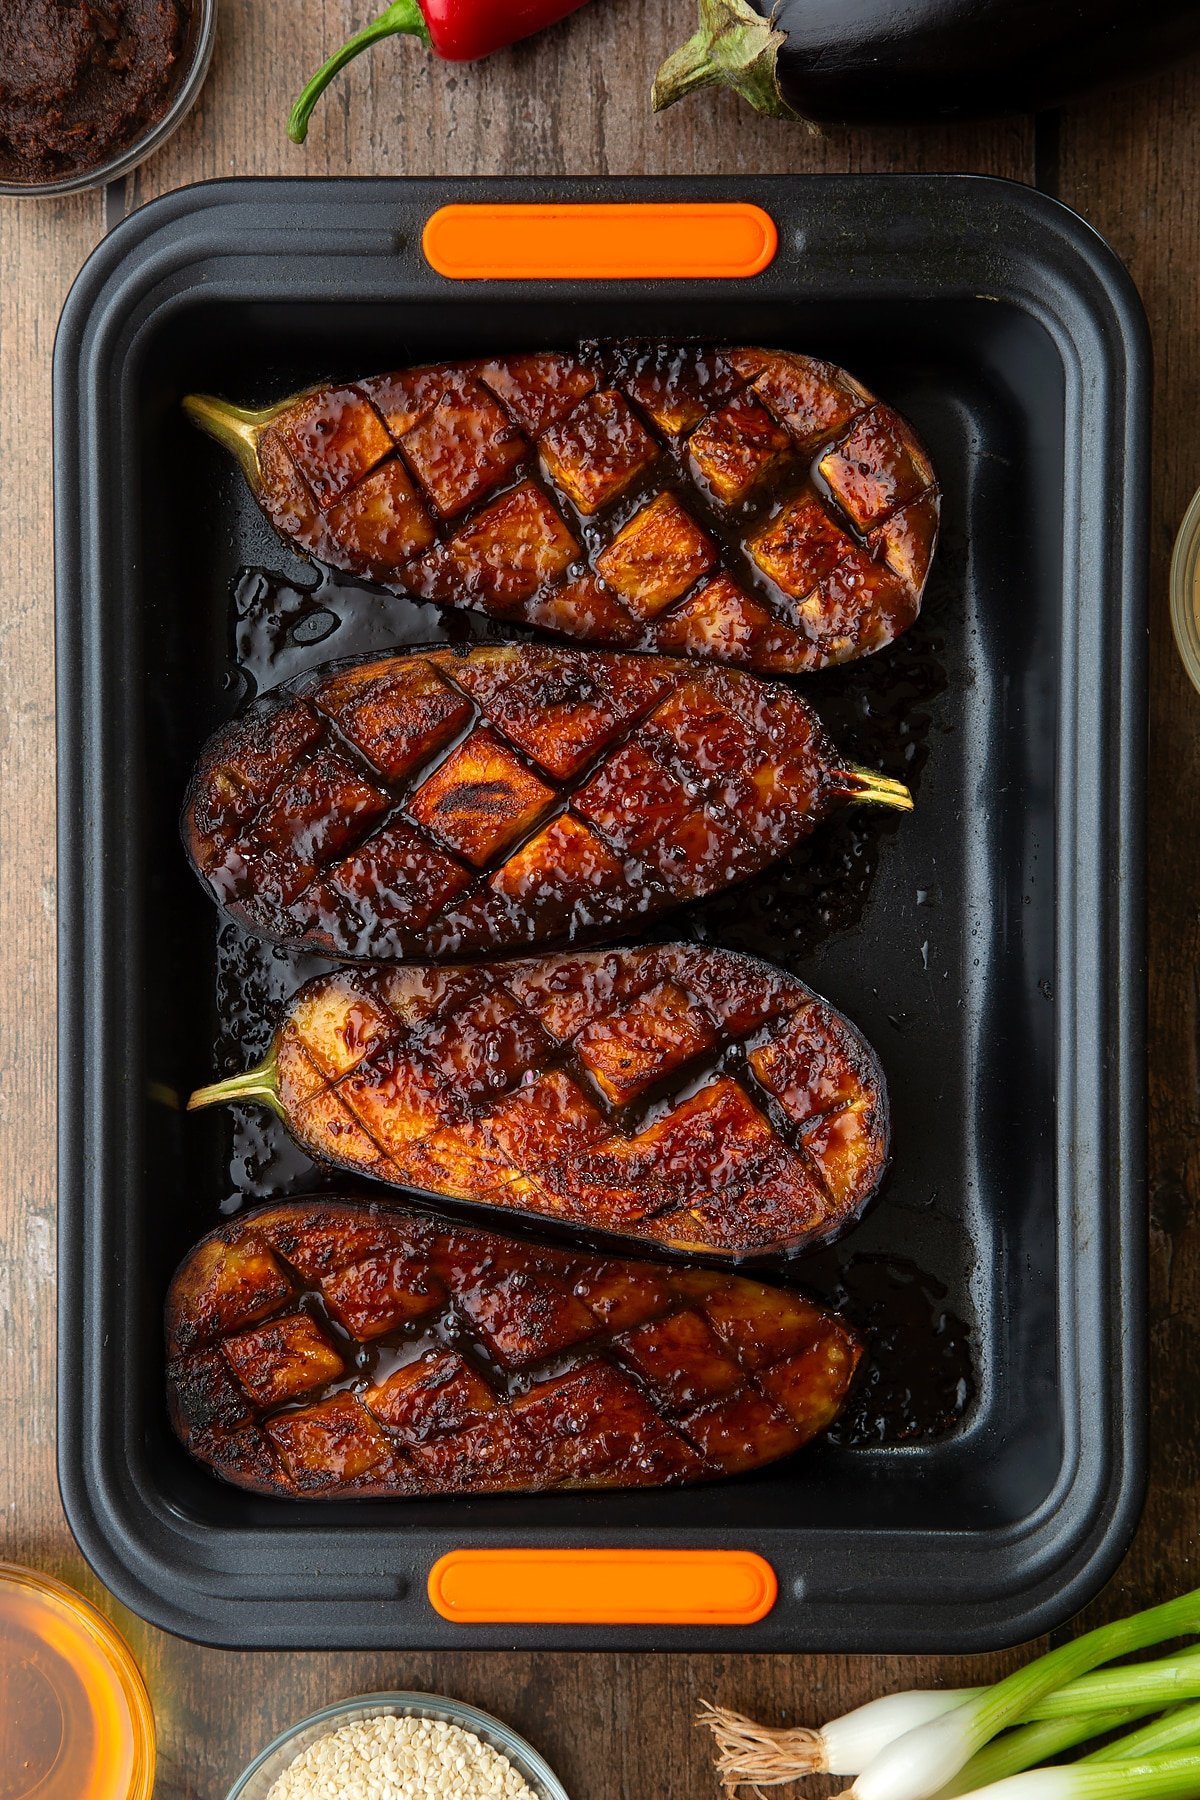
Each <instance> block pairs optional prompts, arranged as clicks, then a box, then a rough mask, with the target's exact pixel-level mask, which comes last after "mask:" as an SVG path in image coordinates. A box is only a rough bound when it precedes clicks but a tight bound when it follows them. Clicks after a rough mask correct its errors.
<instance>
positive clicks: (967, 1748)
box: [846, 1591, 1200, 1800]
mask: <svg viewBox="0 0 1200 1800" xmlns="http://www.w3.org/2000/svg"><path fill="white" fill-rule="evenodd" d="M1197 1631H1200V1591H1197V1592H1193V1593H1190V1594H1184V1595H1182V1596H1181V1597H1180V1598H1179V1599H1178V1600H1169V1601H1167V1603H1166V1604H1165V1605H1163V1606H1154V1607H1150V1608H1149V1609H1148V1610H1147V1611H1145V1612H1141V1613H1135V1614H1134V1615H1133V1616H1132V1617H1131V1618H1128V1619H1117V1620H1115V1621H1114V1622H1113V1623H1112V1624H1110V1625H1101V1626H1099V1627H1098V1628H1097V1629H1096V1630H1095V1631H1089V1632H1086V1633H1085V1634H1084V1635H1083V1637H1080V1638H1076V1639H1075V1640H1074V1641H1073V1642H1072V1643H1069V1644H1063V1645H1061V1646H1060V1647H1059V1648H1058V1649H1057V1650H1050V1651H1047V1653H1046V1654H1045V1656H1039V1657H1038V1658H1037V1659H1036V1661H1034V1662H1031V1663H1029V1664H1027V1665H1026V1667H1025V1668H1023V1669H1018V1670H1016V1672H1015V1673H1014V1674H1012V1675H1009V1676H1007V1677H1006V1678H1005V1679H1004V1680H1003V1681H998V1682H997V1683H996V1685H995V1687H992V1688H987V1689H985V1691H984V1692H983V1693H982V1694H977V1695H975V1696H973V1697H972V1698H971V1699H968V1700H965V1701H964V1702H963V1704H962V1705H961V1706H956V1707H954V1708H953V1709H952V1710H951V1711H949V1712H945V1713H942V1714H941V1715H940V1717H938V1718H935V1719H932V1720H930V1721H929V1722H928V1723H926V1724H924V1725H918V1726H916V1727H915V1728H914V1729H913V1730H911V1731H906V1732H905V1733H904V1735H903V1737H899V1738H896V1739H895V1740H894V1741H893V1742H892V1743H890V1744H888V1745H886V1746H885V1747H884V1748H883V1749H882V1750H881V1751H880V1752H879V1755H878V1756H876V1757H875V1758H873V1760H872V1761H871V1762H870V1763H869V1764H868V1766H867V1767H866V1768H865V1769H863V1770H862V1772H861V1774H859V1775H858V1776H857V1778H856V1779H855V1781H854V1783H853V1785H852V1786H851V1787H850V1788H848V1789H847V1790H846V1794H847V1796H848V1797H852V1800H931V1796H932V1795H934V1794H936V1793H937V1792H938V1791H939V1789H941V1788H944V1787H948V1786H949V1784H950V1783H951V1782H952V1781H953V1779H954V1777H955V1776H956V1775H957V1774H958V1772H959V1770H960V1769H961V1768H962V1767H963V1766H964V1764H965V1763H967V1762H968V1761H969V1760H970V1758H971V1757H972V1756H973V1755H974V1754H975V1752H976V1751H977V1750H981V1749H982V1748H983V1746H984V1745H985V1744H986V1743H988V1742H989V1741H990V1740H991V1739H992V1738H994V1737H995V1736H996V1734H997V1733H998V1732H1000V1731H1003V1730H1005V1729H1006V1727H1008V1726H1009V1725H1015V1724H1018V1723H1019V1722H1020V1721H1021V1720H1023V1719H1027V1718H1028V1717H1029V1715H1030V1713H1031V1712H1032V1710H1033V1709H1034V1708H1035V1707H1036V1706H1037V1705H1038V1704H1039V1702H1040V1701H1042V1700H1044V1699H1045V1698H1046V1696H1047V1695H1048V1694H1050V1693H1053V1692H1054V1690H1055V1689H1057V1688H1061V1687H1063V1686H1065V1685H1066V1683H1067V1682H1069V1681H1073V1680H1075V1678H1076V1677H1078V1676H1082V1675H1085V1674H1087V1673H1088V1672H1089V1671H1090V1670H1092V1669H1094V1668H1095V1667H1096V1665H1097V1664H1098V1663H1103V1662H1108V1661H1110V1660H1111V1659H1112V1658H1113V1657H1117V1656H1127V1655H1129V1654H1130V1653H1131V1652H1132V1651H1135V1650H1144V1649H1146V1648H1147V1646H1148V1645H1150V1644H1157V1643H1161V1642H1162V1641H1163V1639H1164V1638H1172V1637H1182V1636H1190V1635H1194V1634H1195V1633H1196V1632H1197ZM1114 1673H1116V1671H1114ZM1109 1704H1110V1705H1111V1704H1112V1702H1111V1701H1110V1702H1109ZM1157 1760H1158V1761H1162V1762H1166V1761H1171V1762H1173V1763H1174V1762H1177V1761H1179V1760H1180V1759H1179V1758H1169V1759H1165V1758H1164V1759H1157ZM1183 1760H1184V1761H1188V1760H1190V1761H1191V1762H1193V1763H1194V1764H1195V1767H1194V1769H1193V1776H1194V1777H1195V1779H1194V1781H1193V1789H1194V1791H1195V1792H1198V1793H1200V1758H1192V1759H1187V1758H1184V1759H1183ZM1155 1761H1156V1759H1154V1758H1150V1759H1148V1761H1147V1764H1146V1765H1145V1766H1146V1767H1147V1768H1149V1764H1150V1763H1152V1762H1155ZM1139 1766H1141V1765H1139ZM1114 1767H1115V1765H1114ZM1121 1767H1126V1765H1124V1764H1122V1765H1121ZM1059 1773H1060V1774H1067V1773H1070V1774H1073V1775H1075V1774H1077V1775H1078V1779H1079V1780H1081V1781H1092V1782H1099V1783H1100V1784H1101V1785H1100V1786H1096V1787H1094V1788H1086V1787H1085V1788H1080V1789H1078V1790H1074V1791H1075V1792H1077V1794H1078V1795H1079V1796H1081V1797H1082V1796H1085V1795H1086V1796H1087V1800H1101V1796H1104V1795H1107V1794H1108V1792H1109V1790H1108V1789H1106V1788H1104V1787H1103V1785H1102V1784H1103V1781H1104V1780H1106V1779H1109V1778H1111V1777H1112V1771H1111V1770H1109V1769H1107V1768H1106V1767H1105V1766H1103V1765H1101V1766H1099V1767H1097V1765H1094V1764H1088V1765H1085V1766H1084V1767H1083V1769H1082V1770H1081V1769H1080V1766H1079V1765H1078V1764H1074V1765H1072V1766H1071V1768H1070V1769H1069V1770H1065V1771H1059ZM1042 1778H1043V1777H1042V1772H1041V1771H1037V1770H1033V1771H1027V1772H1026V1773H1024V1774H1020V1775H1013V1776H1010V1777H1009V1778H1008V1782H1020V1783H1025V1784H1029V1783H1033V1784H1034V1786H1033V1788H1032V1789H1030V1790H1029V1791H1028V1792H1026V1790H1025V1788H1022V1789H1021V1790H1020V1791H1019V1792H1016V1791H1014V1792H1013V1793H1012V1794H1011V1795H1009V1794H1008V1793H1006V1794H1005V1796H1004V1800H1043V1797H1042V1795H1041V1793H1040V1791H1039V1790H1038V1789H1037V1783H1038V1782H1040V1781H1041V1780H1042ZM1150 1779H1151V1778H1150V1776H1149V1775H1148V1776H1147V1781H1148V1782H1149V1781H1150ZM1156 1779H1157V1777H1156ZM1162 1779H1163V1781H1164V1782H1166V1783H1167V1785H1166V1786H1164V1787H1163V1788H1162V1789H1161V1793H1160V1789H1159V1788H1158V1787H1155V1786H1153V1783H1151V1785H1150V1786H1148V1787H1147V1788H1146V1789H1144V1790H1142V1789H1139V1800H1167V1796H1168V1794H1173V1793H1174V1792H1175V1789H1174V1788H1172V1787H1170V1785H1169V1780H1170V1772H1169V1771H1165V1772H1162ZM1004 1785H1005V1786H1006V1787H1007V1785H1008V1784H1007V1783H1005V1784H1004ZM1000 1786H1001V1784H1000V1783H995V1784H994V1785H993V1786H992V1787H990V1788H988V1789H980V1790H977V1792H978V1793H987V1794H989V1795H991V1794H993V1793H994V1792H995V1791H996V1789H998V1788H999V1787H1000Z"/></svg>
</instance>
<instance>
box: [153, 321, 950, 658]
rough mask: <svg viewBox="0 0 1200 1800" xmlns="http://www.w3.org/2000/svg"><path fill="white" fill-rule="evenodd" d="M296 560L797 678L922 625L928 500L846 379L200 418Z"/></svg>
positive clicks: (556, 359)
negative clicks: (236, 462) (301, 555)
mask: <svg viewBox="0 0 1200 1800" xmlns="http://www.w3.org/2000/svg"><path fill="white" fill-rule="evenodd" d="M185 405H186V407H187V409H188V411H189V412H190V414H191V416H192V417H193V418H194V419H195V420H196V422H197V423H198V424H200V425H202V426H203V427H204V428H205V429H207V430H208V431H210V432H211V433H212V434H213V435H214V436H215V437H217V438H219V439H220V440H221V441H222V442H224V443H225V444H226V445H227V446H228V447H229V448H230V449H232V450H233V451H234V453H235V454H236V455H237V456H238V457H239V459H240V461H241V463H242V466H243V468H244V470H245V472H246V474H247V476H248V477H249V480H250V483H251V486H252V488H253V490H254V492H255V494H256V496H257V498H258V500H259V502H260V504H261V505H262V507H263V508H264V510H265V511H266V513H267V515H268V517H269V518H270V519H271V521H272V522H273V524H274V525H275V527H276V529H277V530H278V531H280V532H281V533H282V534H283V536H284V537H285V538H287V539H289V540H290V541H291V542H292V543H293V544H295V545H296V546H297V547H298V548H299V549H301V550H303V551H305V552H307V553H308V554H310V555H312V556H314V557H317V558H318V559H319V560H320V561H322V562H325V563H330V564H332V565H333V566H334V567H336V568H339V569H347V570H350V571H352V572H353V573H354V574H356V575H361V576H366V577H369V578H371V579H373V580H375V581H377V582H380V583H384V584H386V585H387V586H388V587H391V588H395V589H397V590H399V591H400V592H403V593H408V594H412V595H416V596H419V597H421V598H422V599H426V600H433V601H436V602H438V603H439V604H440V605H443V606H466V607H471V608H474V609H475V610H477V611H481V612H485V613H489V614H491V615H492V616H493V617H496V618H501V619H506V620H514V619H516V620H522V621H523V622H525V623H526V624H530V625H538V626H541V627H542V628H544V629H548V630H551V631H554V632H559V633H562V634H565V635H567V636H569V637H577V638H586V639H589V640H591V641H592V642H595V643H602V644H610V645H615V646H618V647H636V648H641V649H653V650H666V651H672V652H677V653H683V654H687V655H690V656H705V657H715V658H716V659H718V660H719V661H722V662H730V663H741V664H745V665H747V666H748V667H751V668H755V669H762V670H767V671H774V672H778V673H792V672H796V671H801V670H810V669H819V668H823V667H824V666H825V665H826V664H829V663H840V662H846V661H848V660H849V659H850V658H852V657H856V656H862V655H865V654H866V653H867V652H869V651H872V650H878V649H881V648H882V647H883V646H884V645H885V644H888V643H890V642H891V641H892V639H893V638H894V637H896V636H897V635H898V634H899V633H900V632H902V631H904V630H905V629H906V628H907V627H908V626H909V625H911V624H912V622H913V620H914V619H915V618H916V616H917V612H918V610H919V608H920V604H921V595H922V591H923V589H924V586H925V580H926V576H927V575H928V572H929V565H930V561H931V559H932V556H933V550H934V544H935V540H936V536H937V526H938V504H939V497H938V488H937V484H936V482H935V480H934V476H933V471H932V469H931V467H930V464H929V459H928V457H927V456H926V454H925V452H924V450H923V449H922V448H921V445H920V444H919V443H918V442H917V439H916V437H915V436H914V434H913V432H912V430H911V429H910V427H909V426H908V425H906V424H905V422H904V420H903V419H901V418H900V417H899V416H898V414H896V413H895V412H893V411H892V409H891V407H889V406H885V405H883V404H882V403H881V402H880V401H878V400H876V399H875V398H874V397H873V396H872V395H871V394H869V393H868V392H867V390H866V389H865V388H864V387H863V386H862V385H861V384H860V383H859V382H857V381H855V380H854V379H853V377H852V376H850V375H847V374H846V372H845V370H844V369H838V368H835V367H834V366H833V364H832V363H827V362H819V361H816V360H815V359H814V358H812V357H808V356H795V355H791V354H789V353H785V352H783V351H778V350H754V349H749V350H747V349H735V350H707V349H700V348H697V347H695V346H682V347H681V346H676V345H667V346H661V345H660V346H656V347H654V348H652V349H645V348H636V347H634V348H631V347H628V346H625V347H619V346H611V347H602V348H596V349H593V350H591V351H587V352H582V353H580V354H578V355H560V354H557V353H547V354H542V355H524V356H506V357H499V358H496V359H494V360H492V361H481V362H471V363H452V364H446V365H443V366H440V367H436V368H416V369H403V370H401V371H400V372H399V373H397V374H391V375H378V376H374V377H372V378H371V379H369V380H366V381H358V382H353V383H343V384H341V385H334V386H327V387H320V388H317V389H315V390H313V391H312V392H309V393H305V394H300V395H298V396H295V397H293V398H292V399H289V400H285V401H282V402H281V403H280V404H278V405H276V406H271V407H268V408H267V409H266V410H265V411H263V412H259V413H253V412H246V411H244V410H243V409H241V408H238V407H234V406H230V405H227V404H226V403H225V402H223V401H219V400H214V399H212V398H211V397H210V396H208V395H193V396H191V397H190V398H189V399H188V400H187V401H185Z"/></svg>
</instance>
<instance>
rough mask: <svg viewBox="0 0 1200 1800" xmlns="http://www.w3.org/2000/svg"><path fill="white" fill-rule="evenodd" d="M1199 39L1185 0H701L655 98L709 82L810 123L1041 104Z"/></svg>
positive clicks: (1114, 79)
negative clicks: (693, 26) (1136, 2)
mask: <svg viewBox="0 0 1200 1800" xmlns="http://www.w3.org/2000/svg"><path fill="white" fill-rule="evenodd" d="M1197 49H1200V6H1198V5H1196V3H1195V0H1158V3H1157V4H1156V5H1155V6H1153V7H1151V8H1136V7H1131V6H1130V5H1129V4H1128V0H1089V3H1088V4H1086V5H1083V4H1081V3H1080V0H905V3H904V4H903V5H899V4H897V0H700V30H699V31H698V32H697V33H696V35H695V36H694V37H693V38H692V39H691V40H690V41H689V42H688V43H687V44H686V45H684V46H683V47H682V48H681V49H679V50H677V51H676V52H675V53H674V55H672V56H670V57H668V58H667V60H666V62H665V63H664V64H663V65H662V68H661V69H660V70H659V72H658V77H657V79H656V81H655V84H654V105H655V109H656V110H661V108H663V107H665V106H670V105H672V104H673V103H674V102H675V101H676V100H681V99H683V97H684V96H685V94H689V93H692V92H694V91H695V90H696V89H698V88H701V87H711V86H717V85H719V86H726V87H732V88H733V89H734V90H735V91H736V92H738V93H740V94H741V95H742V96H743V98H744V99H746V100H748V101H749V102H750V104H751V105H752V106H754V107H755V108H756V109H757V110H758V111H759V112H764V113H768V114H771V115H772V116H775V117H778V118H793V119H802V120H806V121H808V122H809V123H810V124H813V125H827V124H859V123H863V124H869V123H874V122H881V123H886V122H888V121H904V120H919V119H939V118H961V117H972V116H974V117H980V116H988V115H995V114H999V113H1015V112H1038V111H1042V110H1044V109H1045V108H1047V107H1054V106H1058V105H1059V104H1061V103H1062V102H1063V101H1066V100H1070V99H1072V98H1074V97H1076V96H1078V95H1081V94H1084V93H1087V92H1090V91H1092V90H1094V89H1098V88H1105V87H1113V86H1115V85H1117V84H1118V83H1119V82H1122V81H1125V80H1127V79H1128V78H1130V77H1132V76H1136V75H1140V74H1143V73H1145V72H1147V71H1148V70H1150V69H1152V68H1154V67H1155V66H1157V65H1160V64H1163V63H1166V62H1168V61H1170V60H1171V59H1172V58H1173V57H1178V56H1182V55H1185V54H1187V53H1188V52H1189V51H1193V50H1197Z"/></svg>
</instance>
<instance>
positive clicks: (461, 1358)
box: [166, 1200, 861, 1497]
mask: <svg viewBox="0 0 1200 1800" xmlns="http://www.w3.org/2000/svg"><path fill="white" fill-rule="evenodd" d="M166 1325H167V1354H168V1367H167V1387H168V1400H169V1404H170V1411H171V1418H172V1423H173V1424H174V1426H175V1430H176V1431H177V1433H178V1434H179V1436H180V1438H181V1439H182V1440H183V1442H184V1443H185V1444H186V1445H187V1447H188V1449H189V1450H191V1452H192V1453H193V1455H195V1456H197V1457H199V1458H200V1459H201V1461H203V1462H205V1463H207V1464H209V1465H210V1466H211V1467H212V1468H214V1469H215V1470H216V1471H217V1472H218V1473H219V1474H221V1475H223V1476H224V1477H225V1478H226V1479H227V1480H230V1481H233V1482H236V1483H237V1484H238V1485H240V1486H243V1487H248V1488H253V1489H255V1490H257V1491H259V1492H262V1493H273V1494H280V1495H285V1496H295V1497H298V1496H305V1497H341V1496H346V1495H364V1496H366V1495H371V1496H392V1495H394V1496H413V1497H415V1496H422V1495H432V1494H455V1493H457V1494H473V1493H475V1494H478V1493H488V1492H504V1491H510V1492H511V1491H517V1490H535V1491H536V1490H541V1489H553V1488H571V1487H576V1488H578V1487H601V1488H603V1487H610V1488H611V1487H659V1486H675V1485H678V1484H680V1483H683V1482H693V1481H703V1480H712V1479H715V1478H718V1477H720V1476H724V1475H732V1474H736V1473H738V1472H740V1471H742V1470H745V1469H751V1468H755V1467H758V1466H761V1465H762V1464H764V1463H768V1462H772V1461H775V1460H776V1459H777V1458H779V1457H781V1456H786V1455H788V1454H790V1452H792V1451H793V1450H795V1449H797V1448H798V1447H799V1446H800V1445H801V1444H803V1443H804V1442H806V1441H807V1440H808V1439H809V1438H811V1437H812V1436H814V1435H815V1433H817V1432H819V1431H821V1430H823V1429H824V1428H825V1427H826V1426H828V1425H829V1424H830V1423H831V1421H832V1420H833V1419H834V1418H835V1417H836V1415H837V1411H838V1408H839V1407H840V1405H841V1403H842V1401H843V1399H844V1397H845V1395H846V1392H847V1390H848V1388H849V1386H850V1382H851V1380H852V1377H853V1375H854V1371H855V1368H856V1366H857V1363H858V1360H859V1356H860V1354H861V1351H860V1345H859V1343H858V1340H857V1339H856V1337H855V1335H854V1334H853V1332H851V1331H850V1330H849V1329H848V1328H847V1327H846V1326H844V1325H843V1324H842V1323H841V1322H840V1321H839V1320H838V1319H837V1318H836V1317H835V1316H834V1315H832V1314H830V1313H827V1312H825V1311H823V1310H822V1309H821V1308H820V1307H818V1306H815V1305H813V1304H812V1303H811V1302H809V1301H807V1300H805V1299H803V1298H802V1297H801V1296H800V1295H798V1294H796V1293H794V1292H793V1291H791V1290H787V1289H781V1288H774V1287H767V1286H765V1285H763V1284H762V1283H759V1282H755V1281H748V1280H746V1279H744V1278H742V1277H740V1276H728V1275H722V1274H720V1273H716V1272H713V1271H711V1270H682V1269H672V1268H670V1267H667V1266H662V1265H654V1264H649V1263H637V1262H626V1261H617V1260H613V1259H606V1258H603V1257H598V1256H587V1255H584V1254H582V1253H576V1252H567V1251H560V1250H554V1249H547V1248H545V1247H544V1246H540V1245H531V1244H526V1243H522V1242H518V1241H515V1240H513V1239H508V1238H503V1237H497V1236H495V1235H493V1234H491V1233H488V1232H480V1231H474V1230H468V1229H466V1228H463V1227H457V1226H455V1227H445V1226H442V1225H439V1224H437V1223H436V1222H435V1221H434V1220H432V1219H430V1218H429V1217H427V1216H425V1215H423V1214H420V1213H416V1212H413V1211H411V1210H408V1209H406V1208H399V1207H396V1208H390V1207H389V1208H381V1207H369V1208H368V1207H366V1206H364V1205H361V1204H359V1205H353V1204H347V1203H345V1202H342V1201H340V1200H318V1201H314V1202H304V1201H300V1202H292V1203H290V1204H287V1205H283V1206H278V1207H273V1208H270V1209H269V1210H267V1211H265V1212H260V1213H257V1214H254V1215H251V1216H248V1217H247V1218H245V1219H244V1220H238V1221H236V1222H234V1223H231V1224H227V1225H225V1226H223V1227H222V1228H221V1229H220V1230H219V1231H216V1232H214V1233H212V1234H210V1236H209V1237H207V1238H205V1239H204V1240H203V1241H202V1242H201V1243H200V1244H198V1245H197V1246H196V1248H195V1249H194V1250H193V1251H192V1252H191V1253H190V1255H189V1256H188V1257H187V1258H186V1259H185V1261H184V1263H183V1264H182V1266H181V1268H180V1269H179V1270H178V1272H177V1273H176V1276H175V1279H174V1281H173V1282H172V1284H171V1289H170V1293H169V1296H168V1299H167V1310H166Z"/></svg>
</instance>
